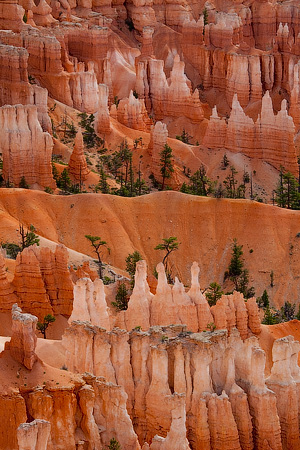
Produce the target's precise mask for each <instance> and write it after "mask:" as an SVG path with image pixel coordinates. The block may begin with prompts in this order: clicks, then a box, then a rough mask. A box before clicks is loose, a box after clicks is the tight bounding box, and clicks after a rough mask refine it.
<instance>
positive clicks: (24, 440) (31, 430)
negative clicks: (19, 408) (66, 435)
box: [17, 419, 51, 450]
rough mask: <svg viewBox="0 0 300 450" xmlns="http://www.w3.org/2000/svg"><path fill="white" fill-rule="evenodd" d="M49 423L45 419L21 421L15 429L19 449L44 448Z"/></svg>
mask: <svg viewBox="0 0 300 450" xmlns="http://www.w3.org/2000/svg"><path fill="white" fill-rule="evenodd" d="M50 428H51V425H50V423H49V422H47V421H46V420H39V419H37V420H34V421H33V422H30V423H22V424H21V425H19V427H18V429H17V437H18V445H19V450H27V449H29V448H30V449H32V450H46V449H47V443H48V438H49V435H50Z"/></svg>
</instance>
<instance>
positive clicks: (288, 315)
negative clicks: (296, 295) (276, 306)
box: [280, 302, 296, 322]
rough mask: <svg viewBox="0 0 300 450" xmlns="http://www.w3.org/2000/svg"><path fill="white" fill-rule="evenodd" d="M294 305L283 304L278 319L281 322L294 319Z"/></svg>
mask: <svg viewBox="0 0 300 450" xmlns="http://www.w3.org/2000/svg"><path fill="white" fill-rule="evenodd" d="M295 310H296V305H295V303H293V304H292V303H290V302H285V303H284V305H283V306H282V307H281V308H280V317H281V320H280V321H281V322H289V321H290V320H293V319H295Z"/></svg>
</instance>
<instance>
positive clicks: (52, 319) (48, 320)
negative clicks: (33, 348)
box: [36, 314, 56, 339]
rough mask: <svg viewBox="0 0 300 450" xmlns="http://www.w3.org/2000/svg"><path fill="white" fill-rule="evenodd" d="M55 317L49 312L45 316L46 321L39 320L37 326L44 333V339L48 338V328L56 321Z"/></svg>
mask: <svg viewBox="0 0 300 450" xmlns="http://www.w3.org/2000/svg"><path fill="white" fill-rule="evenodd" d="M55 320H56V319H55V317H54V316H52V315H51V314H47V315H46V316H45V317H44V321H43V322H38V323H37V325H36V327H37V329H38V330H39V331H40V332H41V333H42V335H43V336H44V339H46V330H47V328H48V327H49V325H50V323H53V322H55Z"/></svg>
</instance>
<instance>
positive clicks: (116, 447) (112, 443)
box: [107, 438, 121, 450]
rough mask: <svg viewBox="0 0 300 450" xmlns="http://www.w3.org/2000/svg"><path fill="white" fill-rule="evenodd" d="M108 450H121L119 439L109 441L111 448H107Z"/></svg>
mask: <svg viewBox="0 0 300 450" xmlns="http://www.w3.org/2000/svg"><path fill="white" fill-rule="evenodd" d="M107 448H108V450H121V446H120V444H119V442H118V441H117V439H115V438H112V439H111V440H110V441H109V446H108V447H107Z"/></svg>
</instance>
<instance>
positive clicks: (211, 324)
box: [204, 322, 217, 332]
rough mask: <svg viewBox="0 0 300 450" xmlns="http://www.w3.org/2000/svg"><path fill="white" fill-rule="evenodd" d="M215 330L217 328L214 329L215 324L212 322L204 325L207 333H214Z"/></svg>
mask: <svg viewBox="0 0 300 450" xmlns="http://www.w3.org/2000/svg"><path fill="white" fill-rule="evenodd" d="M216 328H217V327H216V324H215V323H214V322H209V323H208V324H207V325H206V329H207V330H209V331H211V332H213V331H215V329H216ZM204 331H205V330H204Z"/></svg>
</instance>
